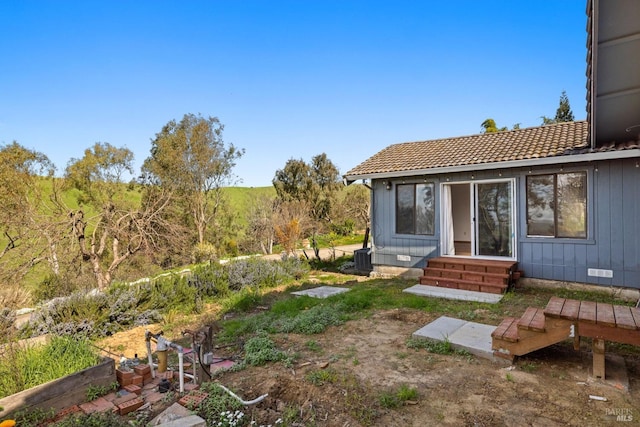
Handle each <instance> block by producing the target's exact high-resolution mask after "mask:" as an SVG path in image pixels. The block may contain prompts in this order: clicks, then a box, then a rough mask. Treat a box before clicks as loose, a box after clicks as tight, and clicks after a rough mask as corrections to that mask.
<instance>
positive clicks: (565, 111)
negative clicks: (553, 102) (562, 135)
mask: <svg viewBox="0 0 640 427" xmlns="http://www.w3.org/2000/svg"><path fill="white" fill-rule="evenodd" d="M573 120H574V117H573V112H572V111H571V106H570V105H569V98H568V97H567V92H566V91H564V90H563V91H562V95H560V105H559V106H558V109H557V110H556V117H555V122H556V123H562V122H572V121H573Z"/></svg>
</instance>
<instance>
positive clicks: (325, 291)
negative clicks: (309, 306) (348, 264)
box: [291, 286, 349, 298]
mask: <svg viewBox="0 0 640 427" xmlns="http://www.w3.org/2000/svg"><path fill="white" fill-rule="evenodd" d="M348 290H349V288H339V287H337V286H319V287H317V288H311V289H305V290H304V291H295V292H291V293H292V294H293V295H299V296H300V295H307V296H310V297H313V298H328V297H330V296H333V295H338V294H341V293H343V292H347V291H348Z"/></svg>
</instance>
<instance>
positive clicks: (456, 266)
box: [420, 257, 520, 294]
mask: <svg viewBox="0 0 640 427" xmlns="http://www.w3.org/2000/svg"><path fill="white" fill-rule="evenodd" d="M517 266H518V263H517V262H516V261H495V260H486V259H474V258H454V257H437V258H431V259H429V260H427V266H426V267H425V268H423V272H424V273H423V275H422V276H420V284H421V285H429V286H440V287H443V288H452V289H463V290H467V291H476V292H490V293H494V294H501V293H504V292H506V291H507V289H508V288H509V286H511V285H512V284H513V283H514V282H515V280H517V279H518V278H519V277H520V272H518V271H517Z"/></svg>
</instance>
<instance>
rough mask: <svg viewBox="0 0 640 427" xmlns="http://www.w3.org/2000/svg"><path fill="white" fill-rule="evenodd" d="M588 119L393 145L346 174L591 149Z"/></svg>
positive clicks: (548, 155)
mask: <svg viewBox="0 0 640 427" xmlns="http://www.w3.org/2000/svg"><path fill="white" fill-rule="evenodd" d="M587 132H588V124H587V122H586V121H577V122H566V123H558V124H554V125H547V126H540V127H533V128H526V129H518V130H511V131H505V132H497V133H485V134H478V135H470V136H462V137H457V138H445V139H434V140H430V141H419V142H405V143H400V144H394V145H390V146H389V147H387V148H385V149H383V150H382V151H380V152H378V153H377V154H374V155H373V156H372V157H370V158H369V159H367V160H365V161H364V162H362V163H361V164H359V165H358V166H356V167H354V168H353V169H351V170H350V171H349V172H347V173H346V174H345V175H346V176H348V177H350V178H351V177H354V178H355V177H357V176H360V175H370V174H384V173H392V172H402V171H414V170H426V169H435V168H444V167H452V166H470V165H478V164H486V163H496V162H505V161H513V160H528V159H539V158H544V157H552V156H562V155H566V154H574V153H575V150H576V149H578V150H586V149H589V144H588V142H587Z"/></svg>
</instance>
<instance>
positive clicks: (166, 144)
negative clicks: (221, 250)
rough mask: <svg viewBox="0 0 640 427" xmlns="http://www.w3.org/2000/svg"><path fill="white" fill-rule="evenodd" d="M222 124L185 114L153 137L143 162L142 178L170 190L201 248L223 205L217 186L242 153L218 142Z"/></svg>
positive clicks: (230, 176)
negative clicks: (178, 202)
mask: <svg viewBox="0 0 640 427" xmlns="http://www.w3.org/2000/svg"><path fill="white" fill-rule="evenodd" d="M223 129H224V126H223V125H222V124H221V123H220V121H219V120H218V119H217V118H216V117H207V118H204V117H202V116H200V115H198V116H196V115H194V114H185V115H184V117H183V118H182V120H180V121H179V122H176V121H175V120H171V121H170V122H169V123H167V124H166V125H165V126H164V127H163V128H162V130H161V131H160V132H159V133H158V134H156V137H155V139H154V140H153V141H152V143H151V145H152V146H151V155H150V156H149V157H148V158H147V159H146V160H145V161H144V164H143V167H142V172H143V174H142V179H143V181H144V182H147V183H151V184H155V185H158V186H161V187H163V188H166V189H168V190H171V191H172V192H175V193H176V195H177V197H179V201H180V202H181V203H182V205H183V206H184V208H185V210H186V211H187V212H188V213H189V217H190V221H191V222H192V224H193V225H194V226H195V229H196V235H197V242H198V243H199V244H203V243H204V242H205V240H206V235H207V229H208V227H210V226H213V231H214V232H217V233H219V232H220V231H221V230H219V229H216V227H215V225H221V224H217V223H216V220H217V219H218V218H217V215H218V213H219V212H220V211H221V209H222V207H223V206H224V204H225V203H226V201H225V199H224V197H223V192H222V188H223V187H224V186H226V185H230V184H231V183H232V182H233V181H234V179H235V176H234V175H233V173H232V171H233V167H234V166H235V162H236V160H237V159H239V158H240V157H241V156H242V155H243V154H244V150H242V149H237V148H236V147H234V146H233V144H230V145H228V146H226V145H225V144H224V141H223V139H222V131H223Z"/></svg>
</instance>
